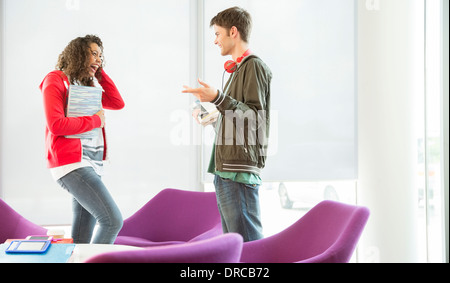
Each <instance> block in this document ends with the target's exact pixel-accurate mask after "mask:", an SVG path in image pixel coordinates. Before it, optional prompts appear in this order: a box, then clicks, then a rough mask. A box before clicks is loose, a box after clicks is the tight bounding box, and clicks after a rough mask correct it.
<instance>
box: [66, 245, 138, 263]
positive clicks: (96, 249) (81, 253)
mask: <svg viewBox="0 0 450 283" xmlns="http://www.w3.org/2000/svg"><path fill="white" fill-rule="evenodd" d="M140 249H143V248H140V247H133V246H124V245H102V244H77V245H76V246H75V248H74V250H73V253H72V256H71V257H70V258H69V260H68V261H67V262H68V263H81V262H84V261H85V260H87V259H88V258H90V257H93V256H95V255H98V254H102V253H107V252H118V251H131V250H140Z"/></svg>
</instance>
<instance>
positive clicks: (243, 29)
mask: <svg viewBox="0 0 450 283" xmlns="http://www.w3.org/2000/svg"><path fill="white" fill-rule="evenodd" d="M213 25H217V26H220V27H223V28H226V29H228V30H230V29H231V28H232V27H233V26H234V27H236V28H237V30H238V31H239V33H240V34H241V39H242V40H243V41H245V42H247V43H248V41H249V38H250V33H251V32H252V17H251V16H250V14H249V13H248V12H247V11H246V10H244V9H242V8H239V7H232V8H229V9H226V10H224V11H222V12H220V13H219V14H217V16H215V17H214V18H212V19H211V23H210V27H212V26H213Z"/></svg>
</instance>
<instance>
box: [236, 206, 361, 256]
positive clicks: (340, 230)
mask: <svg viewBox="0 0 450 283" xmlns="http://www.w3.org/2000/svg"><path fill="white" fill-rule="evenodd" d="M368 218H369V210H368V209H367V208H365V207H358V206H352V205H347V204H342V203H338V202H333V201H323V202H321V203H319V204H318V205H316V206H315V207H313V208H312V209H311V210H310V211H309V212H308V213H306V214H305V215H304V216H303V217H302V218H300V219H299V220H298V221H297V222H296V223H294V224H292V225H291V226H290V227H288V228H287V229H285V230H283V231H281V232H280V233H278V234H275V235H273V236H270V237H268V238H264V239H261V240H256V241H253V242H246V243H244V245H243V248H242V256H241V262H252V263H288V262H303V263H346V262H349V260H350V258H351V256H352V254H353V252H354V250H355V248H356V245H357V243H358V240H359V238H360V236H361V233H362V231H363V229H364V226H365V225H366V223H367V220H368Z"/></svg>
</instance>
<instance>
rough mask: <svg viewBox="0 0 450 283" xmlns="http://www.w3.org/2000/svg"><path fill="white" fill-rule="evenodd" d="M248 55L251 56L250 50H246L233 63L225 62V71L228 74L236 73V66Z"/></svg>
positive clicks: (231, 61)
mask: <svg viewBox="0 0 450 283" xmlns="http://www.w3.org/2000/svg"><path fill="white" fill-rule="evenodd" d="M250 54H252V51H250V49H248V50H247V51H245V53H244V54H243V55H242V56H241V57H239V58H237V60H236V62H234V61H233V60H228V61H226V62H225V65H224V67H225V71H227V72H228V73H230V74H232V73H234V72H236V70H237V65H238V64H239V63H241V62H242V60H244V58H245V57H247V56H248V55H250Z"/></svg>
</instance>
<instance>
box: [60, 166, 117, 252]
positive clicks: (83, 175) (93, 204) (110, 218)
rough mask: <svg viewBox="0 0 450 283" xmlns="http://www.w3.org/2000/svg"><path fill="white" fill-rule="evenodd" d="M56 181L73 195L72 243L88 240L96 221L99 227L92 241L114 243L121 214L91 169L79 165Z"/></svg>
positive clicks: (95, 242)
mask: <svg viewBox="0 0 450 283" xmlns="http://www.w3.org/2000/svg"><path fill="white" fill-rule="evenodd" d="M57 182H58V184H59V185H60V186H61V187H63V188H64V189H66V190H67V191H68V192H69V193H70V194H72V196H73V202H72V209H73V223H72V238H73V241H74V243H77V244H80V243H90V242H91V238H92V234H93V232H94V227H95V224H96V222H98V224H99V227H98V230H97V233H96V235H95V238H94V239H93V240H92V243H93V244H113V243H114V241H115V239H116V237H117V234H118V233H119V231H120V229H121V228H122V224H123V219H122V214H121V213H120V211H119V208H118V207H117V205H116V203H115V202H114V200H113V199H112V197H111V195H110V193H109V192H108V190H107V188H106V187H105V185H104V184H103V182H102V180H101V178H100V176H98V175H97V174H96V173H95V171H94V169H93V168H92V167H82V168H79V169H77V170H74V171H72V172H70V173H69V174H67V175H65V176H64V177H62V178H60V179H59V180H58V181H57Z"/></svg>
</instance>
